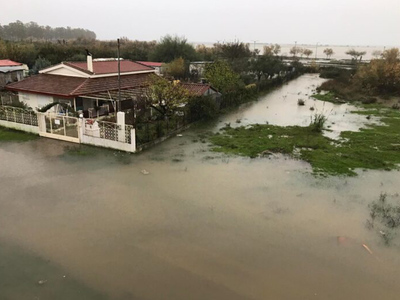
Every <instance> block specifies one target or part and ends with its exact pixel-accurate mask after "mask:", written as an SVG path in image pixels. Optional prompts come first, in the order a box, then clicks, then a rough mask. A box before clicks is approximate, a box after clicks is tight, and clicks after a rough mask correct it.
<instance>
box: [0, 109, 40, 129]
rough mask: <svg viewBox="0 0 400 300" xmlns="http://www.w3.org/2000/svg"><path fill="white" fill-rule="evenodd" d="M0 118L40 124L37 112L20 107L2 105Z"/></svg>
mask: <svg viewBox="0 0 400 300" xmlns="http://www.w3.org/2000/svg"><path fill="white" fill-rule="evenodd" d="M0 120H4V121H8V122H14V123H19V124H25V125H31V126H38V120H37V115H36V113H35V112H33V111H30V110H26V109H23V108H19V107H12V106H0Z"/></svg>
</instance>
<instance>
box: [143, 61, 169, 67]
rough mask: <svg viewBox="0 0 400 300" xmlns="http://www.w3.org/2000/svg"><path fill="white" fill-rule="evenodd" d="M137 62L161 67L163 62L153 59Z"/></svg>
mask: <svg viewBox="0 0 400 300" xmlns="http://www.w3.org/2000/svg"><path fill="white" fill-rule="evenodd" d="M138 63H140V64H142V65H145V66H149V67H161V66H162V64H163V63H160V62H154V61H138Z"/></svg>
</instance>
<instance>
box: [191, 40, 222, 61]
mask: <svg viewBox="0 0 400 300" xmlns="http://www.w3.org/2000/svg"><path fill="white" fill-rule="evenodd" d="M216 45H218V44H216ZM216 45H214V46H213V47H206V46H205V45H197V46H196V52H197V54H198V57H199V59H200V60H205V61H212V60H214V59H216V58H217V56H218V53H217V46H216Z"/></svg>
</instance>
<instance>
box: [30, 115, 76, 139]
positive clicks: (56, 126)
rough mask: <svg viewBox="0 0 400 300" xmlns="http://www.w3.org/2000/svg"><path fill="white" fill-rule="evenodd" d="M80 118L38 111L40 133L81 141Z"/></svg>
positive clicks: (46, 135) (55, 137)
mask: <svg viewBox="0 0 400 300" xmlns="http://www.w3.org/2000/svg"><path fill="white" fill-rule="evenodd" d="M78 124H79V122H78V118H75V117H68V116H61V115H55V114H47V113H38V125H39V135H40V136H43V137H48V138H52V139H58V140H62V141H67V142H73V143H79V142H80V141H79V127H78Z"/></svg>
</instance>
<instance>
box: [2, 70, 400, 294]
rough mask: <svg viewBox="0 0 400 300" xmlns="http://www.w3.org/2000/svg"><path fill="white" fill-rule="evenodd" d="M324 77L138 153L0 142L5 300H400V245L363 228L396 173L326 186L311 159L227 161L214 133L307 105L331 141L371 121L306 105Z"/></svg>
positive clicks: (342, 109)
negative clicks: (210, 139) (214, 144)
mask: <svg viewBox="0 0 400 300" xmlns="http://www.w3.org/2000/svg"><path fill="white" fill-rule="evenodd" d="M321 82H322V80H321V79H319V78H318V77H317V76H315V75H305V76H303V77H301V78H299V79H297V80H294V81H292V82H291V83H289V84H288V85H285V86H283V87H282V88H279V89H277V90H275V91H273V92H272V93H270V94H268V95H266V96H263V97H261V98H260V99H259V100H258V101H256V102H252V103H248V104H246V105H244V106H242V107H241V108H239V109H238V110H236V111H235V112H233V113H230V114H227V115H224V116H222V117H221V118H220V119H219V120H216V121H214V122H212V123H210V124H206V125H204V124H203V125H197V126H193V127H192V128H191V129H190V130H188V131H186V132H183V133H182V137H174V138H172V139H170V140H168V141H166V142H164V143H163V144H160V145H158V146H155V147H154V148H152V149H150V150H147V151H145V152H143V153H139V154H136V155H129V154H125V153H118V152H114V151H109V150H103V149H96V148H91V147H81V150H82V151H79V152H77V151H74V149H75V148H76V147H78V146H75V145H72V144H67V143H63V142H60V141H55V140H49V139H44V138H42V139H37V140H34V141H28V142H23V143H22V142H21V143H16V142H9V143H1V144H0V190H1V194H0V299H124V300H125V299H135V300H136V299H144V300H150V299H174V300H175V299H177V300H178V299H182V300H184V299H185V300H186V299H199V300H200V299H201V300H204V299H226V300H233V299H253V300H255V299H260V300H261V299H398V298H399V296H398V295H399V293H400V284H399V278H400V277H399V276H400V255H399V254H400V248H399V246H400V243H399V238H398V237H395V238H394V239H393V242H392V243H391V245H390V246H386V245H385V244H384V243H383V241H382V238H381V236H380V235H379V232H377V231H376V230H375V229H372V230H370V229H367V227H366V223H367V219H368V218H369V207H368V205H369V204H370V203H371V202H372V201H374V200H377V199H378V198H379V195H380V194H381V193H382V192H385V193H387V194H388V196H389V198H390V199H391V200H393V201H399V200H400V197H399V196H398V193H399V192H400V190H399V185H398V183H399V182H400V173H399V172H395V171H391V172H381V171H368V172H363V171H360V172H359V176H357V177H354V178H353V177H352V178H347V177H328V178H315V177H313V176H312V175H311V174H310V166H309V165H308V164H307V163H304V162H301V161H297V160H292V159H288V158H286V157H284V156H277V157H274V158H271V159H268V158H259V159H248V158H242V157H233V156H226V155H223V154H219V153H214V152H212V151H210V146H209V145H208V143H207V141H206V139H205V138H204V137H203V134H204V132H208V131H214V132H215V131H217V130H218V129H219V128H220V127H222V126H224V124H225V123H231V125H232V126H239V125H247V124H254V123H260V124H263V123H264V124H265V123H266V122H269V123H270V124H278V125H295V124H297V125H307V124H308V123H309V120H310V116H311V114H312V113H313V112H312V111H310V109H309V108H310V106H315V110H320V111H326V112H327V114H329V117H328V123H329V124H328V125H330V126H331V129H332V130H333V131H332V132H330V133H329V134H333V135H335V134H337V133H338V132H339V130H343V129H345V130H357V128H359V127H360V126H363V124H365V122H367V121H368V122H374V121H372V120H366V119H365V118H362V117H360V116H355V115H352V114H350V113H349V111H351V110H352V109H353V108H352V107H350V106H348V105H346V104H344V105H333V104H330V103H326V104H323V103H322V102H320V101H317V100H316V101H314V100H312V99H308V96H310V95H311V94H312V90H314V89H315V88H316V86H318V84H320V83H321ZM298 98H303V99H304V100H306V105H305V106H302V107H299V106H297V100H298ZM238 120H239V121H238ZM147 173H148V174H147ZM363 245H364V246H363Z"/></svg>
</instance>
